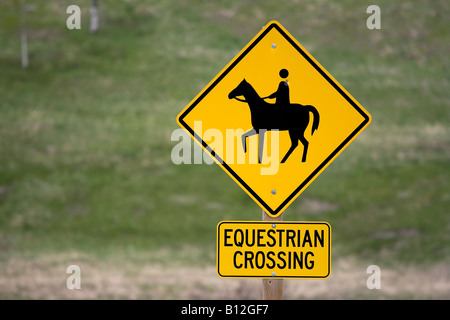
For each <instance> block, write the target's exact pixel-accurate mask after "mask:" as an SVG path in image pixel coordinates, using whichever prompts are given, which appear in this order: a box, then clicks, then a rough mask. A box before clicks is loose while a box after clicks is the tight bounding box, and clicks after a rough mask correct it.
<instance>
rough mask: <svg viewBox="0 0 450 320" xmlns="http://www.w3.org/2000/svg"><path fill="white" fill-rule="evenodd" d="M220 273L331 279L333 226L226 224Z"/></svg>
mask: <svg viewBox="0 0 450 320" xmlns="http://www.w3.org/2000/svg"><path fill="white" fill-rule="evenodd" d="M216 265H217V273H218V275H219V276H221V277H225V278H226V277H230V278H321V279H324V278H327V277H328V276H329V275H330V271H331V227H330V225H329V224H328V223H326V222H279V221H276V222H275V221H273V222H267V221H260V222H249V221H222V222H221V223H219V224H218V226H217V264H216Z"/></svg>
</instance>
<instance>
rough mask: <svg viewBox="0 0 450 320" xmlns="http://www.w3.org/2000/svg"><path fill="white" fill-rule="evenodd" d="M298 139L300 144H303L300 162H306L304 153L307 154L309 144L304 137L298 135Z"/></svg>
mask: <svg viewBox="0 0 450 320" xmlns="http://www.w3.org/2000/svg"><path fill="white" fill-rule="evenodd" d="M299 139H300V142H301V143H302V144H303V157H302V162H306V153H307V152H308V145H309V142H308V140H306V139H305V136H304V135H303V134H302V135H300V137H299Z"/></svg>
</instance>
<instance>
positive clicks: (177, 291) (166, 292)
mask: <svg viewBox="0 0 450 320" xmlns="http://www.w3.org/2000/svg"><path fill="white" fill-rule="evenodd" d="M150 261H151V259H148V261H146V259H139V260H137V261H135V260H134V259H123V258H120V259H119V258H108V259H107V260H101V261H100V260H98V259H96V258H94V257H91V256H88V255H83V254H79V253H71V254H64V255H45V256H44V255H41V256H35V257H30V258H24V257H14V258H9V259H3V260H2V263H1V265H0V274H1V276H0V298H3V299H11V298H12V299H16V298H26V299H30V298H31V299H261V291H262V281H261V280H259V279H222V278H220V277H219V276H217V274H216V271H215V266H211V265H208V266H205V267H185V266H181V265H176V264H175V265H170V266H167V265H163V264H152V263H151V262H150ZM71 264H76V265H78V266H79V267H80V270H81V289H80V290H76V289H73V290H69V289H68V288H67V286H66V280H67V278H68V277H69V276H70V274H67V273H66V269H67V267H68V266H69V265H71ZM368 266H369V264H365V263H362V262H361V261H357V260H355V259H340V260H338V261H333V264H332V274H331V276H330V277H329V278H328V279H325V280H284V298H285V299H366V298H368V299H394V298H402V299H404V298H406V299H409V298H413V299H449V298H450V268H448V265H446V264H443V263H442V264H437V265H434V266H431V267H427V268H425V267H424V268H422V267H416V266H403V267H398V268H397V269H395V270H393V269H387V268H384V267H383V266H380V270H381V289H379V290H377V289H373V290H370V289H368V288H367V286H366V281H367V279H368V277H369V276H370V275H371V274H367V273H366V270H367V267H368Z"/></svg>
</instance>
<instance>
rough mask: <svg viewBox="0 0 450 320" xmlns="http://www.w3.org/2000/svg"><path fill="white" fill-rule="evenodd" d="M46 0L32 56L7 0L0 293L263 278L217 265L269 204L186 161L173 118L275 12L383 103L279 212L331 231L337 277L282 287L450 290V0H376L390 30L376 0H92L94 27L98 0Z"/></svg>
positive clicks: (0, 116)
mask: <svg viewBox="0 0 450 320" xmlns="http://www.w3.org/2000/svg"><path fill="white" fill-rule="evenodd" d="M30 3H31V1H30ZM34 3H35V4H36V10H35V11H33V12H29V13H27V30H28V47H29V48H28V49H29V59H30V65H29V67H28V68H27V69H22V68H21V66H20V41H19V39H20V37H19V4H18V1H6V2H2V4H0V298H4V299H5V298H25V299H28V298H36V299H43V298H44V299H45V298H163V299H173V298H254V297H256V298H258V297H259V294H260V293H259V291H258V290H260V289H258V288H259V287H258V285H259V282H260V281H258V280H252V281H246V280H225V279H220V278H219V277H218V276H217V275H216V272H215V267H214V266H215V241H216V225H217V223H219V222H220V221H222V220H260V219H261V210H260V209H259V207H258V206H257V205H256V204H255V203H254V202H253V201H252V200H251V199H250V198H249V197H248V196H247V195H246V194H245V193H244V192H243V191H241V190H240V188H239V187H238V186H237V185H236V184H235V182H234V181H232V180H231V179H230V178H229V177H228V176H227V175H226V174H225V173H224V172H223V171H222V170H221V169H220V168H219V167H218V166H217V165H211V166H208V165H205V164H203V165H194V164H192V165H178V166H177V165H174V164H173V163H172V162H171V157H170V155H171V150H172V148H173V147H174V146H175V144H176V142H172V141H171V139H170V137H171V133H172V131H173V130H174V129H177V124H176V115H177V114H178V113H179V112H180V111H181V110H182V109H183V108H184V107H185V106H186V105H187V104H188V103H189V102H190V101H191V99H193V98H194V97H195V95H196V94H197V93H198V92H199V91H200V90H201V89H203V87H204V86H205V85H206V84H207V83H208V82H209V81H210V80H211V79H212V78H213V77H214V76H215V75H216V74H217V73H218V72H219V71H220V70H221V69H222V68H223V67H224V66H225V65H226V64H227V63H228V62H229V61H230V60H231V59H232V58H233V57H234V56H235V55H236V54H237V53H238V52H239V51H240V50H241V49H242V48H243V47H244V46H245V45H246V44H247V43H248V41H250V40H251V39H252V37H253V36H254V35H255V34H256V33H257V32H259V31H260V30H261V27H262V26H264V25H265V24H266V23H267V22H268V21H270V20H278V21H279V22H280V23H281V24H283V26H284V27H285V28H286V29H287V30H288V31H289V32H290V33H291V34H292V35H293V36H294V37H295V38H296V39H297V40H298V41H299V42H300V43H301V44H302V45H303V46H304V47H305V48H306V49H307V50H308V51H309V52H310V53H311V54H312V55H313V56H314V57H315V58H316V59H317V60H318V61H319V62H320V63H321V64H322V65H323V66H324V67H325V68H326V69H327V70H328V71H329V72H330V73H331V74H332V75H333V76H334V77H335V78H336V79H337V81H339V82H340V83H341V84H342V85H343V86H344V87H345V88H346V89H347V90H348V91H349V92H350V93H351V94H352V95H353V96H354V97H355V98H356V99H357V100H358V101H359V102H360V103H361V104H362V105H363V106H364V107H365V108H366V109H367V110H368V111H369V112H370V113H371V115H372V118H373V119H372V123H371V124H370V125H369V127H368V128H367V129H366V130H365V131H364V132H363V133H362V134H361V135H360V136H359V137H358V138H357V139H356V140H355V141H354V143H353V144H352V145H351V146H349V147H348V148H347V149H346V150H345V151H344V152H343V153H342V155H340V156H339V157H338V158H337V159H336V160H335V161H334V162H333V163H332V164H331V165H330V166H329V168H327V169H326V170H325V171H324V172H323V174H322V175H321V176H320V177H319V178H317V179H316V180H315V181H314V182H313V183H312V184H311V185H310V187H308V189H307V190H306V191H305V192H304V193H303V194H302V195H301V196H300V197H299V198H298V199H297V200H296V201H295V202H294V203H293V204H292V205H291V206H290V207H289V208H288V209H287V210H286V211H285V216H284V219H285V220H306V221H315V220H317V221H320V220H323V221H327V222H329V223H330V225H331V226H332V230H333V242H332V256H333V258H332V276H331V277H330V279H328V280H321V281H319V282H317V281H313V280H306V281H305V280H303V281H302V280H292V281H291V280H290V281H286V290H285V291H286V293H285V296H286V298H288V299H300V298H364V297H368V298H447V299H448V298H450V265H449V263H450V246H449V243H450V215H449V210H450V188H449V183H448V181H449V179H450V167H449V165H450V162H449V160H450V129H449V128H450V127H449V120H450V94H449V92H450V59H449V58H448V55H449V52H450V31H449V30H450V22H449V21H450V20H449V19H448V17H449V15H450V4H449V3H448V1H444V0H442V1H440V0H439V1H438V0H433V1H431V0H429V1H384V0H380V1H378V2H377V3H376V4H377V5H379V6H380V8H381V24H382V25H381V29H380V30H369V29H367V27H366V19H367V18H368V17H369V15H368V14H366V8H367V7H368V6H369V5H370V4H372V3H371V2H364V1H350V0H345V1H339V2H336V1H313V2H310V1H269V0H267V1H250V0H242V1H231V0H228V1H226V0H222V1H200V0H189V1H151V2H148V1H137V0H136V1H132V0H130V1H114V2H111V1H110V2H103V1H100V30H99V32H98V33H96V34H90V33H89V31H88V30H89V28H88V26H89V25H88V22H89V6H90V1H87V0H85V1H45V2H44V1H35V2H34ZM75 3H76V4H78V5H79V6H80V7H81V9H82V19H81V26H82V29H81V30H68V29H67V28H66V19H67V17H68V16H69V15H68V14H67V13H66V8H67V6H69V5H70V4H75ZM71 264H78V265H80V268H81V271H82V290H79V291H76V290H73V291H71V290H68V289H67V288H66V286H65V281H66V279H67V277H68V275H67V274H66V273H65V270H66V268H67V266H68V265H71ZM372 264H376V265H378V266H380V268H381V271H382V289H381V290H368V289H367V288H366V286H365V281H366V279H367V277H368V275H367V274H366V272H365V271H366V268H367V266H369V265H372ZM313 288H314V290H315V291H314V290H313Z"/></svg>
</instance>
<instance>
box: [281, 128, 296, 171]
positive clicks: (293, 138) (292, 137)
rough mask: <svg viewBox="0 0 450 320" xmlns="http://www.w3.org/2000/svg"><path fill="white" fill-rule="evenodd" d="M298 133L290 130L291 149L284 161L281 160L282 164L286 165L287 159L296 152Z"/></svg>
mask: <svg viewBox="0 0 450 320" xmlns="http://www.w3.org/2000/svg"><path fill="white" fill-rule="evenodd" d="M297 133H298V132H294V131H291V130H289V137H290V138H291V147H290V148H289V150H288V152H287V153H286V155H285V156H284V158H283V160H281V163H284V162H285V161H286V160H287V158H289V156H290V155H291V153H292V151H294V149H295V148H297V146H298V135H297Z"/></svg>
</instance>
